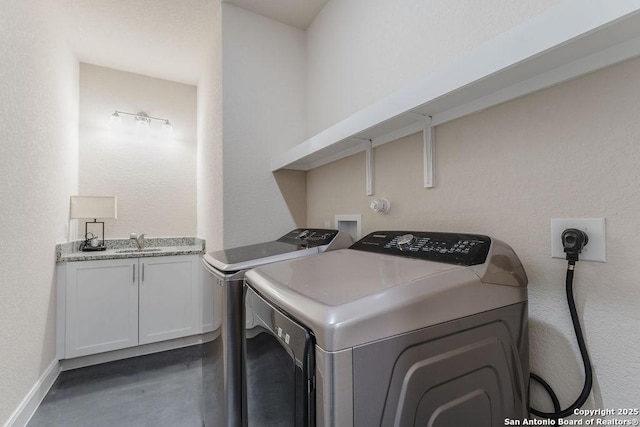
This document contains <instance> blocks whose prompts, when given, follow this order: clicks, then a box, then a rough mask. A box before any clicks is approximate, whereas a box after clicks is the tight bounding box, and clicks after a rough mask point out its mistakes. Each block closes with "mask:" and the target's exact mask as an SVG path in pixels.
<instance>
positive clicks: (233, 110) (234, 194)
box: [222, 3, 306, 247]
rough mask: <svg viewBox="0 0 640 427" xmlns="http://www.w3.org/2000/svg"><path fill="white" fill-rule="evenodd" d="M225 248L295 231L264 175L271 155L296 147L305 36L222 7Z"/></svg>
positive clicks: (299, 138)
mask: <svg viewBox="0 0 640 427" xmlns="http://www.w3.org/2000/svg"><path fill="white" fill-rule="evenodd" d="M222 58H223V71H222V76H223V116H224V119H223V126H224V167H223V169H224V170H223V174H224V246H226V247H231V246H238V245H245V244H251V243H256V242H259V241H265V240H273V239H274V238H276V237H279V236H280V235H282V234H284V233H286V232H287V231H289V230H291V229H292V228H295V222H294V219H293V215H292V213H291V212H290V211H289V209H288V207H287V204H286V201H285V199H284V197H283V196H282V194H281V193H280V191H279V189H278V183H277V182H276V179H275V177H274V176H273V174H272V173H271V168H270V158H271V155H272V154H273V153H275V152H280V151H284V150H285V149H287V148H290V147H291V146H293V145H295V144H296V143H298V142H300V141H302V139H303V136H304V129H305V109H304V106H305V99H306V97H305V81H306V69H305V33H304V32H303V31H301V30H299V29H296V28H293V27H290V26H287V25H284V24H281V23H279V22H276V21H273V20H271V19H268V18H264V17H262V16H259V15H256V14H254V13H252V12H247V11H245V10H243V9H240V8H237V7H235V6H232V5H230V4H227V3H223V4H222Z"/></svg>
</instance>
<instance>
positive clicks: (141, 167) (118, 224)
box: [78, 64, 197, 238]
mask: <svg viewBox="0 0 640 427" xmlns="http://www.w3.org/2000/svg"><path fill="white" fill-rule="evenodd" d="M196 104H197V102H196V87H195V86H190V85H185V84H182V83H176V82H170V81H167V80H161V79H156V78H153V77H147V76H142V75H139V74H133V73H128V72H124V71H119V70H113V69H110V68H104V67H98V66H95V65H89V64H81V65H80V160H79V178H78V180H79V182H78V184H79V189H78V191H79V193H80V194H81V195H115V196H117V197H118V218H117V219H115V220H113V219H107V220H105V235H106V237H107V238H116V237H119V238H122V237H124V238H127V237H129V233H132V232H137V233H146V234H147V236H148V237H152V236H153V237H160V236H194V235H195V233H196V175H197V174H196V152H197V144H196V107H197V105H196ZM115 110H118V111H125V112H129V113H138V112H140V111H144V112H145V113H147V114H148V115H149V116H152V117H159V118H166V119H169V120H170V121H171V124H172V125H173V135H169V136H167V135H163V134H162V132H161V131H160V129H161V125H162V122H159V121H153V122H152V123H151V126H150V129H148V132H141V133H140V132H138V131H137V129H136V125H135V120H134V118H133V117H130V116H129V117H127V116H125V115H122V122H123V123H122V126H121V127H120V128H119V129H117V128H113V127H110V125H109V118H110V116H111V114H112V113H113V112H114V111H115ZM79 228H80V230H79V233H78V235H79V237H80V238H82V237H83V235H84V223H81V224H79Z"/></svg>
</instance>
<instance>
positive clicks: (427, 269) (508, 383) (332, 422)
mask: <svg viewBox="0 0 640 427" xmlns="http://www.w3.org/2000/svg"><path fill="white" fill-rule="evenodd" d="M245 309H246V316H247V319H246V326H245V363H246V366H247V368H246V369H247V402H246V410H247V413H248V416H247V417H246V418H247V420H248V426H249V427H261V426H296V427H300V426H323V427H325V426H336V427H345V426H357V427H369V426H398V427H407V426H433V427H455V426H470V425H473V426H479V427H482V426H502V425H504V420H505V419H506V418H511V419H523V418H525V417H526V416H527V415H528V409H527V408H528V405H527V403H528V392H527V388H528V377H529V360H528V354H529V351H528V333H527V327H528V326H527V323H528V320H527V319H528V316H527V276H526V274H525V271H524V269H523V267H522V264H521V263H520V260H519V259H518V257H517V256H516V254H515V253H514V251H513V250H512V249H511V248H510V247H509V246H508V245H506V244H504V243H502V242H500V241H498V240H495V239H492V238H490V237H487V236H482V235H474V234H455V233H431V232H404V231H378V232H375V233H371V234H369V235H368V236H366V237H365V238H363V239H362V240H360V241H358V242H356V243H355V244H354V245H353V246H351V248H349V249H343V250H337V251H333V252H328V253H324V254H320V255H317V256H315V257H310V258H305V259H300V260H292V261H287V262H283V263H278V264H273V265H268V266H264V267H259V268H256V269H254V270H251V271H249V272H247V274H246V279H245Z"/></svg>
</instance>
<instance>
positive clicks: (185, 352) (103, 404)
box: [28, 345, 203, 427]
mask: <svg viewBox="0 0 640 427" xmlns="http://www.w3.org/2000/svg"><path fill="white" fill-rule="evenodd" d="M201 399H202V346H199V345H197V346H191V347H186V348H182V349H177V350H171V351H166V352H162V353H157V354H152V355H147V356H141V357H136V358H132V359H125V360H118V361H115V362H110V363H105V364H101V365H96V366H90V367H86V368H81V369H75V370H71V371H65V372H62V373H61V374H60V376H59V377H58V379H57V380H56V382H55V383H54V384H53V386H52V387H51V390H49V393H48V394H47V396H46V397H45V398H44V400H43V401H42V404H41V405H40V407H39V408H38V410H37V411H36V413H35V414H34V416H33V417H32V419H31V421H30V422H29V424H28V426H29V427H39V426H47V427H55V426H64V427H84V426H91V427H103V426H104V427H116V426H117V427H126V426H136V427H144V426H154V427H162V426H167V427H169V426H170V427H175V426H181V427H190V426H194V427H201V426H202V425H203V422H202V411H201Z"/></svg>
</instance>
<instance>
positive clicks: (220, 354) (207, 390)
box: [202, 228, 352, 427]
mask: <svg viewBox="0 0 640 427" xmlns="http://www.w3.org/2000/svg"><path fill="white" fill-rule="evenodd" d="M351 243H352V240H351V237H350V236H349V235H348V234H345V233H343V232H340V231H337V230H324V229H311V228H309V229H296V230H292V231H291V232H289V233H287V234H285V235H284V236H282V237H281V238H279V239H278V240H275V241H271V242H264V243H259V244H255V245H249V246H241V247H236V248H232V249H226V250H222V251H215V252H209V253H207V254H206V255H204V257H203V264H204V266H205V268H206V269H207V270H208V271H209V272H210V273H211V274H212V275H213V277H214V280H215V282H216V283H217V285H218V287H217V289H216V291H215V295H214V301H212V303H213V304H215V312H218V313H221V316H219V320H218V322H217V325H215V326H214V334H213V336H214V339H213V340H211V341H209V342H207V343H205V344H204V346H203V347H204V355H203V362H202V369H203V419H204V424H205V426H206V427H220V426H228V427H240V426H242V425H243V421H242V412H243V411H242V401H243V385H242V384H243V366H244V365H243V361H242V350H241V349H242V331H243V321H242V320H243V318H244V310H243V309H242V307H243V302H242V284H243V279H244V273H245V271H247V270H248V269H250V268H253V267H257V266H260V265H264V264H269V263H274V262H278V261H283V260H289V259H294V258H301V257H307V256H310V255H315V254H318V253H320V252H324V251H329V250H333V249H342V248H346V247H348V246H349V245H350V244H351Z"/></svg>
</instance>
